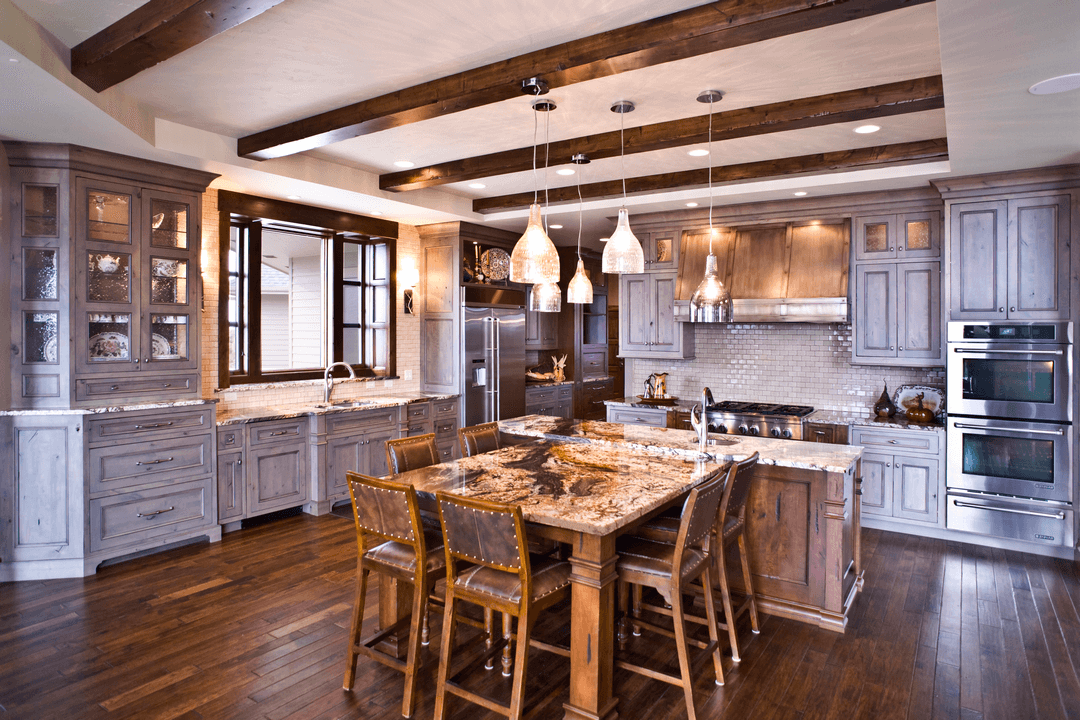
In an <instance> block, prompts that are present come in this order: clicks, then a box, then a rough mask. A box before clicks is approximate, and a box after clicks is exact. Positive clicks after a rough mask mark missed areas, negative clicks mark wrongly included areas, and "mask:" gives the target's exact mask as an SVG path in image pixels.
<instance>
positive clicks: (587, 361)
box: [581, 350, 607, 377]
mask: <svg viewBox="0 0 1080 720" xmlns="http://www.w3.org/2000/svg"><path fill="white" fill-rule="evenodd" d="M581 374H582V376H583V377H597V376H599V375H607V351H604V350H601V351H600V352H587V353H582V354H581Z"/></svg>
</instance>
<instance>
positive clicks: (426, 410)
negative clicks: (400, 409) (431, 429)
mask: <svg viewBox="0 0 1080 720" xmlns="http://www.w3.org/2000/svg"><path fill="white" fill-rule="evenodd" d="M429 417H431V403H427V402H417V403H409V404H408V405H406V406H405V418H406V420H407V421H408V422H409V423H410V424H411V423H414V422H423V421H424V420H427V419H428V418H429Z"/></svg>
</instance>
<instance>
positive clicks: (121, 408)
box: [0, 398, 217, 416]
mask: <svg viewBox="0 0 1080 720" xmlns="http://www.w3.org/2000/svg"><path fill="white" fill-rule="evenodd" d="M216 402H217V400H207V399H204V398H199V399H198V400H177V401H176V402H159V403H141V404H138V405H111V406H109V407H96V408H72V409H70V410H63V409H57V410H0V416H6V415H100V414H102V413H114V412H137V411H139V410H157V409H159V408H173V407H188V406H191V405H210V404H213V403H216Z"/></svg>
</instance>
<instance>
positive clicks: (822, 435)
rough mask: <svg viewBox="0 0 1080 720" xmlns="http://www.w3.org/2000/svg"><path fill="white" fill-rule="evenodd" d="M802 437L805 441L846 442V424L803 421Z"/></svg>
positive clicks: (842, 443) (840, 443)
mask: <svg viewBox="0 0 1080 720" xmlns="http://www.w3.org/2000/svg"><path fill="white" fill-rule="evenodd" d="M802 439H803V441H805V442H818V443H828V444H830V445H847V444H848V426H847V425H842V424H839V423H829V422H813V421H805V420H804V421H803V426H802Z"/></svg>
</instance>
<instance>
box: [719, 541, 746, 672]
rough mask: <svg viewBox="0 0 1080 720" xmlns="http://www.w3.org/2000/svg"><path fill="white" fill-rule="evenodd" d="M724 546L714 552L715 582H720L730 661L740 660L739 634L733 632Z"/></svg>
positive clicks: (733, 615)
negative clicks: (729, 646)
mask: <svg viewBox="0 0 1080 720" xmlns="http://www.w3.org/2000/svg"><path fill="white" fill-rule="evenodd" d="M725 550H726V546H724V545H721V546H720V552H718V553H717V554H716V564H717V566H718V567H717V569H716V573H717V575H719V576H720V577H718V578H717V582H719V583H720V598H721V600H722V601H723V603H724V622H725V623H726V624H727V631H728V640H729V641H730V642H731V660H732V662H741V658H740V657H739V636H738V634H737V633H736V632H735V611H734V610H733V609H732V607H731V588H730V587H729V586H728V579H727V560H726V559H725V558H726V555H727V553H726V552H725Z"/></svg>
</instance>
